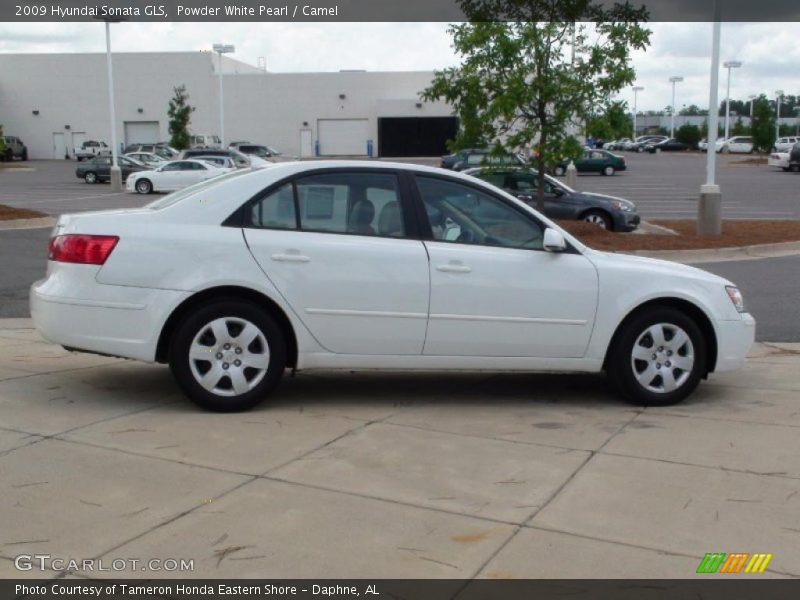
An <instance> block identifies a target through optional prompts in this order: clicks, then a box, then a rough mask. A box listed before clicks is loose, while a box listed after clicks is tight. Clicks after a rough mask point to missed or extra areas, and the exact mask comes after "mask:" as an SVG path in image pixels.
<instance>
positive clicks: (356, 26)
mask: <svg viewBox="0 0 800 600" xmlns="http://www.w3.org/2000/svg"><path fill="white" fill-rule="evenodd" d="M649 27H650V28H651V29H652V31H653V35H652V39H651V42H652V43H651V46H650V48H649V49H648V50H647V51H646V52H637V53H636V54H635V55H634V65H635V67H636V71H637V76H638V81H637V84H638V85H642V86H644V87H645V90H644V91H643V92H640V93H639V101H638V108H639V110H661V109H663V108H664V107H665V106H667V105H668V104H670V102H671V84H670V83H669V81H668V80H669V78H670V77H671V76H673V75H680V76H683V77H685V78H686V79H685V81H684V82H683V83H679V84H678V87H677V95H676V102H675V103H676V105H677V106H678V107H679V108H680V107H682V106H684V105H687V106H688V105H689V104H697V105H698V106H701V107H705V106H706V105H707V104H708V83H709V68H710V54H711V24H709V23H653V24H650V25H649ZM446 29H447V25H446V24H445V23H122V24H119V25H114V26H113V34H112V35H113V38H112V40H113V48H114V50H117V51H186V50H198V51H199V50H203V49H209V48H210V47H211V45H212V44H213V43H214V42H224V43H230V44H235V45H236V50H237V51H236V54H234V55H233V57H234V58H237V59H239V60H242V61H245V62H248V63H252V64H254V65H255V64H256V62H257V60H258V58H259V57H262V56H263V57H265V59H266V63H267V68H268V69H269V70H270V71H275V72H292V71H338V70H340V69H367V70H370V71H378V70H384V71H402V70H429V69H439V68H443V67H446V66H450V65H455V64H457V58H456V56H455V54H454V53H453V50H452V48H451V47H450V38H449V36H448V35H447V34H446ZM798 39H800V23H756V24H751V23H747V24H737V23H728V24H723V27H722V60H723V61H724V60H739V61H742V62H743V63H744V64H743V66H742V68H740V69H737V70H735V71H734V73H733V79H732V86H731V97H732V98H738V99H746V98H747V96H748V95H750V94H758V93H766V94H767V95H768V96H769V97H774V95H775V91H776V90H778V89H782V90H784V91H785V92H786V93H787V94H796V95H800V44H798V43H797V40H798ZM104 40H105V38H104V35H103V26H102V25H101V24H100V23H96V24H95V23H36V24H28V23H24V24H20V23H13V24H12V23H0V52H101V51H104V50H105V41H104ZM725 84H726V76H725V74H724V72H723V73H721V77H720V98H721V99H723V98H724V97H725ZM621 97H622V98H623V99H625V100H628V101H629V102H631V104H632V99H633V93H632V92H631V91H630V90H626V91H624V92H623V93H622V94H621Z"/></svg>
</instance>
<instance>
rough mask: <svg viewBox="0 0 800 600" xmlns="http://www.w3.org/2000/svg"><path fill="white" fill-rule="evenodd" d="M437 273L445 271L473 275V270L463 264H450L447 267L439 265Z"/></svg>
mask: <svg viewBox="0 0 800 600" xmlns="http://www.w3.org/2000/svg"><path fill="white" fill-rule="evenodd" d="M436 270H437V271H444V272H445V273H471V272H472V268H470V267H468V266H467V265H465V264H463V263H461V262H450V263H447V264H446V265H439V266H437V267H436Z"/></svg>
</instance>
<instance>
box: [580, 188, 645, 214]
mask: <svg viewBox="0 0 800 600" xmlns="http://www.w3.org/2000/svg"><path fill="white" fill-rule="evenodd" d="M572 197H573V198H575V199H576V200H589V201H591V202H602V203H604V204H612V203H614V202H622V203H623V204H627V205H628V206H630V207H631V210H632V211H635V210H636V205H635V204H634V203H633V202H631V201H630V200H626V199H625V198H619V197H617V196H606V195H605V194H593V193H591V192H575V193H574V194H572Z"/></svg>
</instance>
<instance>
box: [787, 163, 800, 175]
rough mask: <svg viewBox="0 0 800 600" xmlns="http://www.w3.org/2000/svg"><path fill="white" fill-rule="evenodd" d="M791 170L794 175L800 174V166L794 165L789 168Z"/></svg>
mask: <svg viewBox="0 0 800 600" xmlns="http://www.w3.org/2000/svg"><path fill="white" fill-rule="evenodd" d="M789 170H790V171H791V172H792V173H800V164H799V165H792V166H790V167H789Z"/></svg>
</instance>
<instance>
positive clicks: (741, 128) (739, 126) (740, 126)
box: [731, 117, 750, 135]
mask: <svg viewBox="0 0 800 600" xmlns="http://www.w3.org/2000/svg"><path fill="white" fill-rule="evenodd" d="M748 133H750V128H749V127H747V126H746V125H745V124H744V121H742V117H737V119H736V121H734V123H733V127H732V128H731V135H747V134H748Z"/></svg>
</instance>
